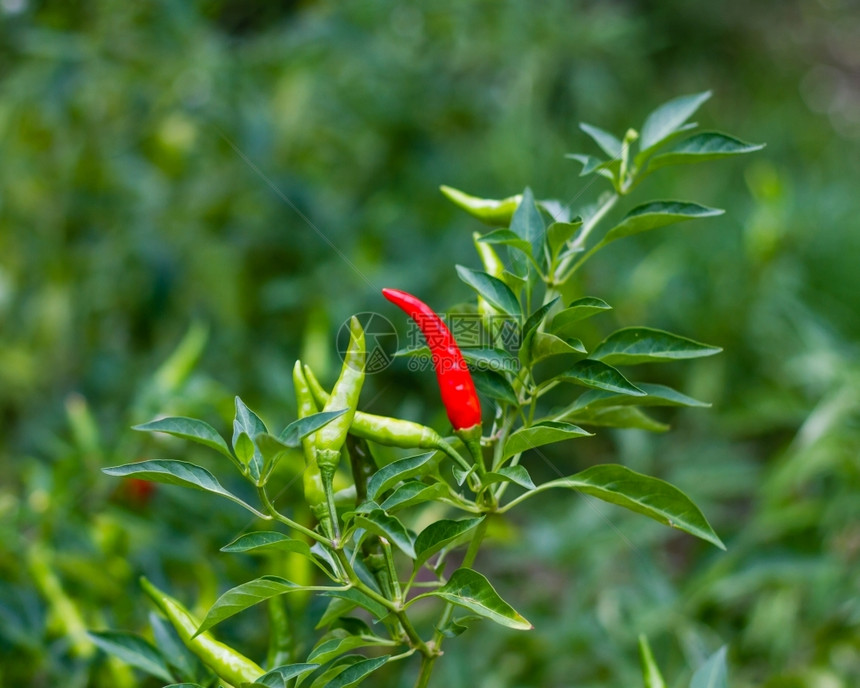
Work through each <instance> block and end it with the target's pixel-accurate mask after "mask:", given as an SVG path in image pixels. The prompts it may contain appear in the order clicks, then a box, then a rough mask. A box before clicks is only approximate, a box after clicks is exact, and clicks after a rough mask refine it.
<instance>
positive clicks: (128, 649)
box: [87, 631, 173, 681]
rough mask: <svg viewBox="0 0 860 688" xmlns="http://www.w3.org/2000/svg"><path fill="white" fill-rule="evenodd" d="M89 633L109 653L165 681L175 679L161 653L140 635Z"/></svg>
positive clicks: (115, 632) (107, 632)
mask: <svg viewBox="0 0 860 688" xmlns="http://www.w3.org/2000/svg"><path fill="white" fill-rule="evenodd" d="M87 635H88V636H89V638H90V640H92V641H93V643H95V644H96V645H97V646H98V647H99V648H100V649H102V650H104V651H105V652H106V653H108V654H109V655H113V656H114V657H117V658H118V659H120V660H122V661H123V662H125V663H126V664H128V665H130V666H133V667H135V668H136V669H140V670H141V671H145V672H146V673H147V674H150V675H151V676H155V677H156V678H160V679H162V680H163V681H173V676H172V675H171V674H170V669H168V668H167V664H166V663H165V662H164V658H163V657H162V656H161V653H159V652H158V650H156V649H155V648H154V647H153V646H152V645H150V644H149V643H148V642H146V641H145V640H144V639H143V638H141V637H140V636H136V635H134V634H132V633H122V632H119V631H89V632H88V633H87Z"/></svg>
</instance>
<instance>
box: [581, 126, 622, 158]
mask: <svg viewBox="0 0 860 688" xmlns="http://www.w3.org/2000/svg"><path fill="white" fill-rule="evenodd" d="M579 128H580V129H582V130H583V131H584V132H585V133H586V134H588V135H589V136H590V137H591V138H592V139H594V142H595V143H596V144H597V145H598V146H600V148H601V150H602V151H603V152H604V153H606V155H608V156H609V157H610V158H611V159H615V158H620V157H621V145H622V144H621V140H620V139H618V138H616V137H615V136H613V135H612V134H610V133H609V132H608V131H604V130H603V129H600V128H598V127H594V126H592V125H590V124H586V123H585V122H580V123H579Z"/></svg>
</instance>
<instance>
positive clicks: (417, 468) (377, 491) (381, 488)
mask: <svg viewBox="0 0 860 688" xmlns="http://www.w3.org/2000/svg"><path fill="white" fill-rule="evenodd" d="M435 455H436V452H427V453H426V454H418V455H417V456H407V457H406V458H405V459H400V460H398V461H392V462H391V463H390V464H388V465H387V466H383V467H382V468H380V469H379V470H378V471H377V472H376V473H374V474H373V475H372V476H371V477H370V480H369V481H368V483H367V496H368V498H369V499H373V500H375V499H376V498H377V497H379V496H380V495H381V494H382V493H383V492H385V491H386V490H387V489H389V488H391V487H394V485H396V484H397V483H399V482H401V481H403V480H407V479H408V478H414V477H415V476H417V475H421V474H423V473H426V472H427V471H429V470H431V469H432V464H430V462H431V460H432V459H433V457H434V456H435ZM428 464H430V465H428Z"/></svg>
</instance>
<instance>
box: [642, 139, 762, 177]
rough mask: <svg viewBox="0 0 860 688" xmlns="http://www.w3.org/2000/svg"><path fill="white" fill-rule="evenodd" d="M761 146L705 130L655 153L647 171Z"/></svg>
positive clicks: (735, 153) (760, 147) (721, 156)
mask: <svg viewBox="0 0 860 688" xmlns="http://www.w3.org/2000/svg"><path fill="white" fill-rule="evenodd" d="M762 148H764V144H763V143H746V142H745V141H741V140H740V139H736V138H734V137H733V136H729V135H727V134H721V133H720V132H717V131H706V132H702V133H699V134H696V135H695V136H691V137H690V138H688V139H686V140H685V141H682V142H681V143H679V144H678V145H677V146H675V147H674V148H672V149H671V150H669V151H666V152H665V153H660V154H659V155H655V156H654V157H653V158H651V160H650V161H649V163H648V171H649V172H652V171H654V170H657V169H660V168H661V167H666V166H667V165H684V164H688V163H694V162H704V161H705V160H717V159H718V158H726V157H729V156H731V155H742V154H744V153H752V152H754V151H758V150H761V149H762Z"/></svg>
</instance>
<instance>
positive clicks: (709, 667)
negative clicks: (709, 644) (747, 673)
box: [690, 645, 729, 688]
mask: <svg viewBox="0 0 860 688" xmlns="http://www.w3.org/2000/svg"><path fill="white" fill-rule="evenodd" d="M728 685H729V683H728V667H727V666H726V646H725V645H723V646H722V647H721V648H720V649H719V650H717V651H716V652H715V653H714V654H712V655H711V656H710V657H709V658H708V660H707V661H706V662H705V663H704V664H703V665H702V666H700V667H699V668H698V669H697V670H696V673H695V674H693V679H692V680H691V681H690V688H728Z"/></svg>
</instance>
